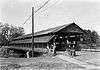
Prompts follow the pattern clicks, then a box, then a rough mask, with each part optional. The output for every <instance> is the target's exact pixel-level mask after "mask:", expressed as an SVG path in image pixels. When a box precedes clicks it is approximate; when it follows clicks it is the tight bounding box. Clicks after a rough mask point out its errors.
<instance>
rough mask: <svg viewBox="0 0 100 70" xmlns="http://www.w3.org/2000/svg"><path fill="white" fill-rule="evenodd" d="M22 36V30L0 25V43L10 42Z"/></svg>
mask: <svg viewBox="0 0 100 70" xmlns="http://www.w3.org/2000/svg"><path fill="white" fill-rule="evenodd" d="M22 35H24V28H22V27H15V26H12V25H9V24H7V23H6V24H3V23H0V43H1V44H2V43H3V44H4V43H5V42H8V41H10V40H11V39H13V38H15V37H18V36H22Z"/></svg>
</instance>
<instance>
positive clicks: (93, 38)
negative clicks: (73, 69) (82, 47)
mask: <svg viewBox="0 0 100 70" xmlns="http://www.w3.org/2000/svg"><path fill="white" fill-rule="evenodd" d="M84 31H85V32H86V35H84V36H83V37H84V39H85V42H86V43H87V44H89V45H90V47H91V48H93V47H94V46H93V45H98V42H99V35H98V34H97V32H96V31H91V30H84Z"/></svg>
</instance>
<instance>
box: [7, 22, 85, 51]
mask: <svg viewBox="0 0 100 70" xmlns="http://www.w3.org/2000/svg"><path fill="white" fill-rule="evenodd" d="M83 34H85V32H84V30H83V29H81V28H80V27H79V26H78V25H76V24H75V23H71V24H66V25H62V26H58V27H55V28H50V29H47V30H43V31H39V32H36V33H34V48H35V49H36V48H38V49H42V51H43V52H44V51H45V52H52V53H54V50H55V51H66V50H67V49H69V48H70V49H75V50H79V49H80V47H79V46H78V43H79V42H81V41H83V38H82V35H83ZM31 44H32V34H27V35H23V36H19V37H17V38H14V39H13V40H12V41H11V42H10V43H9V49H14V50H15V49H16V50H21V51H25V53H27V52H29V51H32V48H31Z"/></svg>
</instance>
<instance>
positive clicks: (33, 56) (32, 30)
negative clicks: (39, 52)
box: [32, 7, 34, 57]
mask: <svg viewBox="0 0 100 70" xmlns="http://www.w3.org/2000/svg"><path fill="white" fill-rule="evenodd" d="M32 57H34V7H32Z"/></svg>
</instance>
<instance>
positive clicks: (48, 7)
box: [39, 0, 59, 13]
mask: <svg viewBox="0 0 100 70" xmlns="http://www.w3.org/2000/svg"><path fill="white" fill-rule="evenodd" d="M57 2H59V0H57V1H56V2H55V3H54V4H52V5H51V6H49V7H46V8H45V9H44V10H42V11H41V12H43V11H46V10H47V9H48V8H50V7H52V6H54V5H56V4H57ZM41 12H39V13H41Z"/></svg>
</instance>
